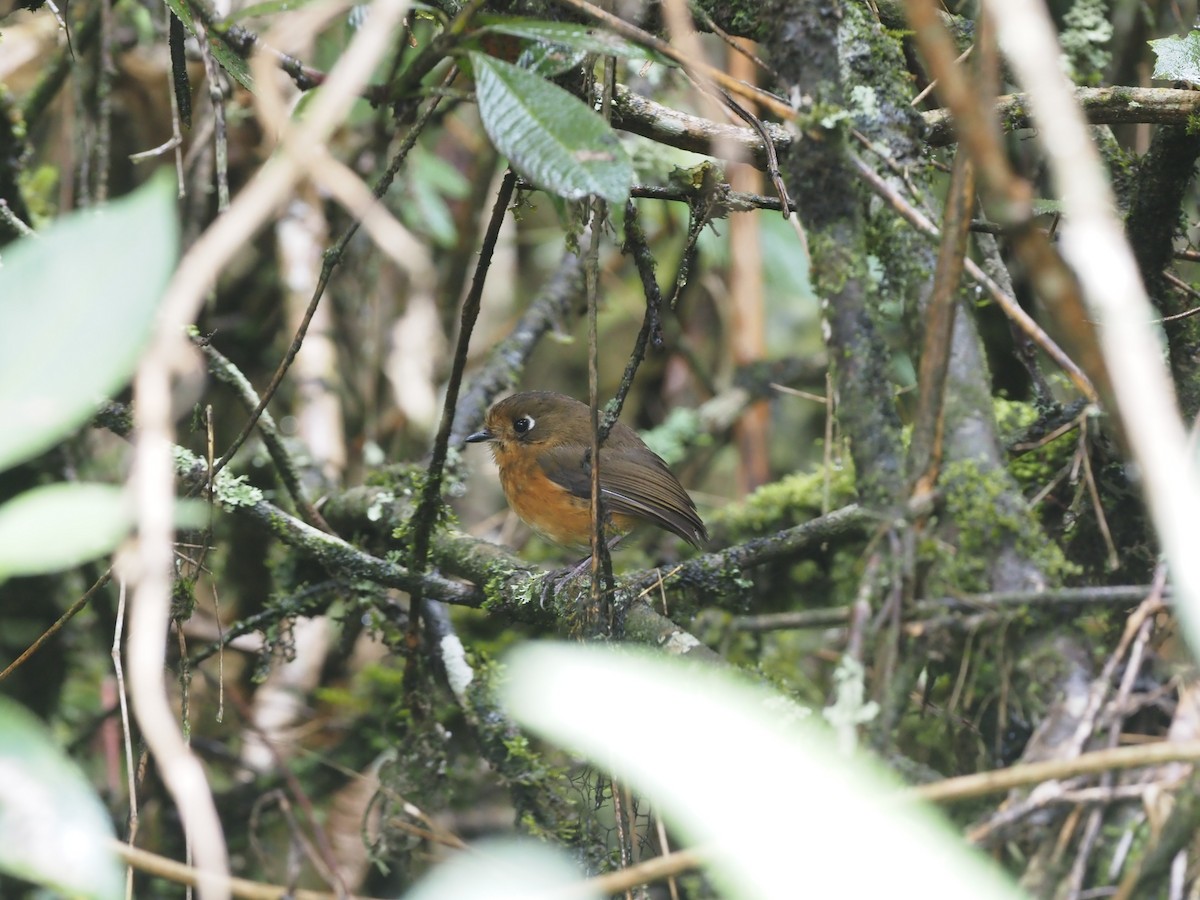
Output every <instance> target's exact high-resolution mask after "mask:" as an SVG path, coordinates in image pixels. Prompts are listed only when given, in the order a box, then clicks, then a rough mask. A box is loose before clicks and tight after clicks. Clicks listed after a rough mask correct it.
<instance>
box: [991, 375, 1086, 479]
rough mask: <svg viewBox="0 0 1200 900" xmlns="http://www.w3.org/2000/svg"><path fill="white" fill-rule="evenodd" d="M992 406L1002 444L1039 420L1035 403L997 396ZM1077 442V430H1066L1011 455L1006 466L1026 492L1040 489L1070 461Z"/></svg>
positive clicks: (1018, 437) (1011, 439) (1014, 438)
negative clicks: (1013, 455)
mask: <svg viewBox="0 0 1200 900" xmlns="http://www.w3.org/2000/svg"><path fill="white" fill-rule="evenodd" d="M992 408H993V410H994V411H995V414H996V429H997V435H998V436H999V438H1000V442H1001V443H1002V444H1005V445H1009V444H1012V443H1013V442H1014V441H1017V440H1020V439H1021V436H1022V435H1023V434H1024V433H1025V431H1026V430H1027V429H1028V428H1029V427H1030V426H1031V425H1033V424H1034V423H1035V422H1036V421H1037V420H1038V415H1039V414H1038V410H1037V407H1035V406H1034V405H1033V404H1030V403H1020V402H1017V401H1013V400H1005V399H1003V398H1000V397H998V398H995V399H994V400H993V401H992ZM1076 443H1077V433H1076V432H1075V431H1068V432H1066V433H1064V434H1061V435H1059V436H1058V437H1056V438H1055V439H1054V440H1052V441H1049V442H1048V443H1046V444H1044V445H1042V446H1041V447H1038V448H1036V449H1034V450H1030V451H1028V452H1025V453H1021V454H1020V455H1019V456H1015V457H1013V458H1012V459H1011V460H1010V462H1009V464H1008V470H1009V472H1011V473H1012V476H1013V478H1015V479H1016V480H1017V483H1018V484H1019V485H1020V486H1021V489H1022V490H1023V491H1024V492H1025V493H1026V494H1029V493H1033V492H1036V491H1039V490H1041V489H1042V488H1043V487H1044V486H1045V485H1046V484H1047V483H1049V481H1050V480H1051V479H1052V478H1054V476H1055V475H1057V474H1058V473H1059V472H1060V471H1061V470H1062V467H1063V466H1065V465H1066V464H1067V463H1068V462H1070V460H1071V457H1072V455H1073V454H1074V453H1075V447H1076Z"/></svg>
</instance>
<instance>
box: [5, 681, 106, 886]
mask: <svg viewBox="0 0 1200 900" xmlns="http://www.w3.org/2000/svg"><path fill="white" fill-rule="evenodd" d="M112 839H113V831H112V825H111V824H110V822H109V819H108V814H107V813H106V812H105V810H104V807H103V806H102V805H101V804H100V800H99V799H98V798H97V797H96V794H95V792H94V791H93V790H92V788H91V786H90V785H89V784H88V783H87V781H86V780H85V779H84V777H83V775H82V774H81V773H80V771H79V769H78V768H77V767H76V766H75V764H74V763H73V762H72V761H71V760H70V759H68V758H67V756H66V755H65V754H64V753H63V752H62V751H61V750H60V749H59V748H58V747H57V746H56V745H55V744H54V742H53V741H52V740H51V739H50V737H49V735H48V734H47V732H46V729H45V728H44V727H43V726H42V724H41V723H40V722H39V721H38V720H37V719H35V718H34V717H33V716H32V715H30V713H29V712H28V711H27V710H26V709H25V708H24V707H22V706H20V705H19V704H17V703H14V702H13V701H11V700H9V699H7V698H5V697H0V870H3V871H5V872H9V873H11V874H13V875H16V876H18V877H20V878H24V879H26V880H28V881H33V882H36V883H38V884H43V885H46V886H48V887H50V888H53V889H54V890H57V891H60V892H61V893H64V894H67V895H69V896H73V897H87V898H92V900H116V898H120V897H123V896H124V895H125V884H124V881H125V879H124V877H123V876H122V871H121V866H120V865H119V864H118V863H117V860H116V858H115V857H114V856H113V854H112V852H111V850H110V849H109V842H110V841H111V840H112Z"/></svg>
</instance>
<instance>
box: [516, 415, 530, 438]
mask: <svg viewBox="0 0 1200 900" xmlns="http://www.w3.org/2000/svg"><path fill="white" fill-rule="evenodd" d="M533 425H534V422H533V418H532V417H531V416H521V418H519V419H515V420H513V431H515V432H516V433H517V434H528V433H529V432H531V431H533Z"/></svg>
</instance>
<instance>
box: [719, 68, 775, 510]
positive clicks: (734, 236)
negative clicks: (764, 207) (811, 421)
mask: <svg viewBox="0 0 1200 900" xmlns="http://www.w3.org/2000/svg"><path fill="white" fill-rule="evenodd" d="M728 56H729V74H730V75H733V76H734V77H736V78H741V79H742V80H743V81H749V82H753V80H754V77H755V75H756V74H757V73H756V70H755V66H754V63H753V62H752V61H751V60H750V59H749V58H748V57H747V56H746V55H744V53H730V54H728ZM750 111H751V112H753V109H752V108H751V110H750ZM768 146H770V145H768ZM762 181H763V179H762V174H761V173H760V172H759V171H758V170H757V169H755V168H754V167H753V166H749V165H736V164H735V165H733V166H730V172H729V186H730V187H731V188H733V189H734V190H738V191H746V192H748V193H752V194H757V193H759V192H760V191H761V190H762ZM785 215H786V213H785ZM729 247H730V253H729V295H728V298H727V301H726V302H727V303H728V309H729V314H730V323H729V343H730V346H731V350H732V356H733V362H734V365H737V366H744V365H748V364H750V363H754V362H758V361H759V360H761V359H763V358H764V357H765V356H766V350H767V348H766V311H765V309H764V297H763V268H762V245H761V234H760V229H759V217H758V215H756V214H754V213H735V214H733V215H731V216H730V217H729ZM770 413H771V408H770V404H769V403H768V402H767V401H766V400H759V401H757V402H755V403H753V404H751V405H750V406H749V407H748V408H747V409H746V411H745V412H744V413H742V415H741V417H740V418H739V419H738V420H737V422H736V423H735V424H734V426H733V437H734V441H735V442H736V443H737V457H738V469H737V477H738V491H739V493H741V494H742V495H745V494H748V493H750V492H751V491H753V490H754V489H755V488H757V487H759V486H761V485H763V484H766V483H767V481H768V480H769V478H770V460H769V458H768V455H767V431H768V427H769V425H770V418H771V417H770Z"/></svg>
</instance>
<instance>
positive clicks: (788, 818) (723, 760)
mask: <svg viewBox="0 0 1200 900" xmlns="http://www.w3.org/2000/svg"><path fill="white" fill-rule="evenodd" d="M508 676H509V677H508V681H507V683H506V685H505V688H504V693H505V697H506V702H507V704H508V706H509V708H510V709H511V710H512V711H513V714H514V715H515V716H516V717H517V718H518V719H520V720H521V722H523V723H524V724H525V725H527V726H529V727H531V728H533V729H534V730H536V731H537V732H539V733H540V734H542V735H544V736H545V737H547V738H550V739H553V740H556V741H558V742H560V743H562V744H564V745H566V746H567V747H569V748H571V749H573V750H577V751H580V752H583V753H584V754H586V755H587V756H588V757H590V758H591V759H593V760H596V761H597V762H598V763H600V764H601V765H603V766H605V767H606V768H609V769H610V770H611V771H613V772H614V773H615V775H616V777H618V778H620V779H622V780H624V781H626V782H627V783H628V784H630V785H631V786H633V787H634V789H635V790H637V791H638V792H639V793H640V794H642V795H643V796H644V798H645V799H646V800H647V801H648V802H649V803H650V804H651V805H652V806H653V807H654V808H656V809H658V810H660V811H661V812H662V815H663V818H664V819H666V820H667V821H668V822H669V823H670V824H671V826H672V827H673V828H675V829H677V830H678V832H679V834H681V835H682V836H683V837H684V838H685V839H687V840H689V841H691V842H693V843H694V844H695V845H696V846H700V847H703V848H705V849H704V852H705V855H706V856H708V858H709V859H710V861H711V873H712V876H713V879H714V882H715V883H716V884H717V893H718V894H719V896H722V897H729V898H761V897H885V896H897V895H898V896H910V895H912V896H916V895H920V896H923V897H972V898H981V900H982V898H1015V897H1017V896H1019V894H1018V892H1017V890H1016V888H1015V887H1013V886H1012V885H1011V884H1009V883H1008V881H1007V880H1006V879H1005V878H1004V876H1003V875H1002V873H1001V872H1000V871H999V870H998V869H997V868H996V867H995V866H993V865H992V864H991V863H990V861H989V860H987V859H986V858H985V857H984V856H983V855H982V854H981V853H979V852H978V851H976V850H974V849H971V848H968V847H965V846H964V845H963V843H962V839H961V838H960V837H959V836H958V835H956V834H954V833H953V832H952V831H951V830H950V829H949V828H948V827H947V826H946V824H945V823H944V822H943V821H941V820H940V819H939V817H938V816H937V814H936V813H935V811H934V810H932V809H930V808H928V807H923V806H922V805H920V804H918V803H915V802H909V801H905V800H904V799H903V798H902V797H901V796H900V792H901V785H900V784H899V783H898V782H897V781H896V780H895V779H894V778H891V777H888V776H886V775H885V773H883V772H882V771H881V770H880V769H879V767H878V766H877V765H876V764H875V763H874V761H873V760H871V758H870V757H869V755H868V754H866V753H861V754H858V755H855V754H852V753H848V752H846V750H845V749H843V748H841V747H838V746H836V745H835V743H834V741H833V739H832V735H831V734H830V733H829V730H828V729H827V728H824V727H819V725H818V723H816V722H813V721H811V717H809V716H808V715H807V713H808V711H807V710H805V709H802V708H800V707H798V706H797V705H796V704H794V703H792V702H791V701H790V700H788V699H786V698H784V697H781V696H778V695H774V694H771V693H769V692H767V691H764V690H761V689H758V688H755V687H753V686H751V685H749V684H747V683H745V682H743V681H740V680H737V679H735V678H734V677H732V676H731V675H730V674H729V673H727V672H723V671H716V670H714V669H712V668H705V667H701V666H698V665H685V664H680V663H679V662H678V661H676V660H667V659H663V658H662V657H661V656H650V655H648V654H645V653H635V652H632V651H629V650H613V649H611V648H601V647H583V646H555V645H548V644H536V645H534V644H529V645H526V646H524V647H521V648H519V650H518V651H517V653H515V654H514V656H513V657H512V658H511V660H510V663H509V671H508ZM613 697H620V698H621V702H620V703H613V702H612V698H613ZM648 747H653V748H654V752H652V753H650V752H647V748H648ZM781 823H786V825H785V826H781ZM865 848H869V851H865ZM864 852H867V853H868V856H869V864H864V855H863V854H864Z"/></svg>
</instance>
